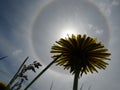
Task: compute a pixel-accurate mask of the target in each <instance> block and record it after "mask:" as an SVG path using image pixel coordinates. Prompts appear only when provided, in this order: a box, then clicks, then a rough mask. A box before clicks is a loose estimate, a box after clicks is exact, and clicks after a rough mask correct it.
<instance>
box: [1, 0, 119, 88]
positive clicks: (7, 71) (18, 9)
mask: <svg viewBox="0 0 120 90" xmlns="http://www.w3.org/2000/svg"><path fill="white" fill-rule="evenodd" d="M119 10H120V0H0V57H3V56H8V57H6V58H5V59H3V60H0V81H4V82H6V83H8V82H9V81H10V79H11V78H12V77H13V75H14V74H15V72H16V71H17V70H18V68H19V66H20V64H21V63H22V62H23V61H24V59H25V58H26V57H27V56H29V60H28V61H27V62H26V64H30V63H32V62H33V61H34V60H37V61H39V62H40V63H41V64H42V67H40V69H39V70H36V71H37V73H33V72H28V75H29V77H28V78H29V81H26V82H25V83H24V85H23V88H24V87H25V85H27V84H28V83H29V82H30V81H31V80H32V79H33V78H34V77H35V76H36V75H37V74H38V73H39V72H40V71H41V70H42V69H43V68H44V67H45V66H47V65H48V64H49V63H50V62H51V61H52V58H51V56H52V54H50V50H51V46H52V45H53V44H54V43H55V41H57V40H59V39H60V38H64V37H66V36H67V34H69V35H71V34H81V35H83V34H87V35H88V36H91V37H93V38H94V37H95V38H97V39H98V40H99V41H101V42H102V43H104V45H105V47H106V48H108V49H109V52H110V53H111V54H112V55H111V56H110V58H111V60H110V61H108V63H109V65H108V66H107V68H106V70H99V73H94V74H90V73H89V74H87V75H85V74H83V76H82V77H81V78H80V79H79V88H80V87H81V86H82V85H83V90H88V88H90V90H120V85H119V84H120V70H119V68H120V66H119V64H120V60H119V53H120V48H119V46H120V39H119V34H120V30H119V29H120V18H119V16H120V11H119ZM52 83H53V87H52V90H72V86H73V75H72V74H70V73H69V71H66V70H63V68H62V67H60V66H56V65H53V66H52V67H51V68H50V69H49V70H47V71H46V72H45V73H44V74H43V75H42V76H41V77H40V78H39V79H38V80H37V81H36V82H35V83H34V84H33V85H32V86H31V87H30V88H29V89H28V90H33V89H34V90H50V87H51V84H52Z"/></svg>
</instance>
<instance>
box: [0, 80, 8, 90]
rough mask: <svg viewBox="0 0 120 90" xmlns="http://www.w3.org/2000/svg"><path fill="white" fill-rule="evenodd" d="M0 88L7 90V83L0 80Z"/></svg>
mask: <svg viewBox="0 0 120 90" xmlns="http://www.w3.org/2000/svg"><path fill="white" fill-rule="evenodd" d="M0 90H8V89H7V85H6V84H5V83H4V82H1V81H0Z"/></svg>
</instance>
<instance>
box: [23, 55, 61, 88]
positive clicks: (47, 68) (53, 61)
mask: <svg viewBox="0 0 120 90" xmlns="http://www.w3.org/2000/svg"><path fill="white" fill-rule="evenodd" d="M61 55H62V54H61ZM61 55H60V56H59V57H57V58H56V59H55V60H53V61H52V62H51V63H50V64H48V66H46V67H45V68H44V69H43V70H42V71H41V72H40V73H39V74H38V75H37V76H36V77H35V78H34V79H33V80H32V81H31V82H30V83H29V84H28V85H27V86H26V88H25V89H24V90H27V89H28V88H29V87H30V86H31V85H32V84H33V83H34V82H35V81H36V80H37V79H38V78H39V77H40V76H41V75H42V74H43V73H44V72H45V71H46V70H47V69H48V68H49V67H50V66H51V65H52V64H53V63H55V62H56V60H57V59H58V58H60V57H61Z"/></svg>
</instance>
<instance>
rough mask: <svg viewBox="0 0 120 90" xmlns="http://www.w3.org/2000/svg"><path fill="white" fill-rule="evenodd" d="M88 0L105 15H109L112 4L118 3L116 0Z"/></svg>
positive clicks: (116, 4)
mask: <svg viewBox="0 0 120 90" xmlns="http://www.w3.org/2000/svg"><path fill="white" fill-rule="evenodd" d="M90 1H91V2H93V3H95V4H96V5H97V6H98V7H99V8H100V10H101V11H102V12H103V13H104V14H105V15H106V16H111V13H112V8H113V7H114V6H118V5H119V2H118V0H112V1H110V0H106V1H102V0H101V1H99V0H90Z"/></svg>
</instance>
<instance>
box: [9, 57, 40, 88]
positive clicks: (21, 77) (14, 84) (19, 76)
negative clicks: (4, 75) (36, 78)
mask: <svg viewBox="0 0 120 90" xmlns="http://www.w3.org/2000/svg"><path fill="white" fill-rule="evenodd" d="M28 58H29V57H27V58H26V59H25V61H24V62H23V63H22V65H21V67H20V68H19V69H18V71H17V73H16V74H15V75H14V77H13V78H12V79H11V81H10V82H9V84H8V85H7V87H8V88H9V89H10V90H20V89H21V87H22V84H23V82H25V81H27V80H28V75H27V71H33V72H34V73H35V72H36V69H39V67H40V66H42V65H41V64H40V63H39V62H38V61H34V62H33V63H32V64H29V65H26V64H25V62H26V61H27V59H28Z"/></svg>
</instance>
